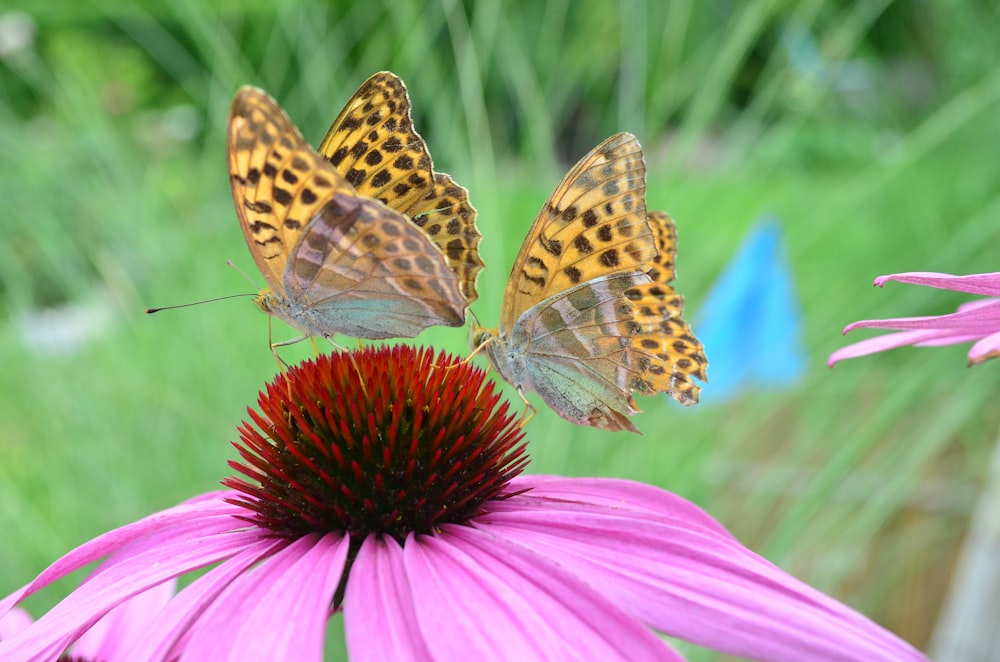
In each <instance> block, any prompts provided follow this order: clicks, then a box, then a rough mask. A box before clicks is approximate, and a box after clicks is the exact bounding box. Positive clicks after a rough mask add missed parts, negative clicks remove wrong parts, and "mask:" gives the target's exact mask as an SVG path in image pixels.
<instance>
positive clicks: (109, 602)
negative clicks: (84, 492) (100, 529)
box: [0, 501, 262, 660]
mask: <svg viewBox="0 0 1000 662" xmlns="http://www.w3.org/2000/svg"><path fill="white" fill-rule="evenodd" d="M226 505H228V504H226ZM199 508H204V509H207V510H208V511H209V512H210V513H213V514H211V515H210V516H208V517H199V516H198V515H200V514H201V513H199V512H198V509H199ZM229 508H232V506H230V507H229ZM176 510H177V509H171V511H165V512H172V511H176ZM218 510H219V509H218V508H217V507H216V504H214V503H211V502H205V501H202V502H201V503H200V504H198V506H197V507H196V508H194V509H191V512H189V513H188V514H189V516H190V519H189V520H178V519H176V518H174V517H170V518H167V519H169V520H172V521H171V524H170V525H169V526H161V527H156V528H152V529H151V530H150V527H148V526H144V527H138V528H137V527H135V526H134V525H129V526H126V527H122V528H121V529H117V530H116V531H112V532H111V533H109V534H105V535H104V536H101V537H99V538H96V539H95V540H94V541H91V542H92V543H96V542H98V541H104V543H103V544H101V545H91V544H90V543H87V544H84V545H81V546H80V547H78V548H77V549H75V550H73V551H72V552H70V553H69V554H67V555H66V556H64V557H63V558H62V559H60V560H59V561H57V562H56V563H54V564H53V565H52V566H49V568H48V569H47V570H46V571H44V572H43V573H42V574H41V575H39V578H38V579H36V580H35V581H34V582H32V583H31V584H29V585H28V586H27V587H25V588H24V589H21V590H20V591H17V592H15V593H14V594H13V596H20V595H27V594H28V593H30V592H34V591H35V590H37V589H38V588H41V587H42V586H44V585H45V584H47V583H49V582H51V581H53V580H54V579H57V578H58V577H59V576H61V574H64V573H66V572H71V571H72V570H75V569H76V568H77V567H79V565H80V563H79V562H80V559H81V558H86V557H88V556H90V555H95V556H96V551H95V550H97V549H99V550H101V551H103V552H105V553H107V552H109V551H111V552H113V554H112V555H111V556H110V557H109V558H108V559H107V560H106V561H105V562H104V563H103V564H101V565H100V566H98V568H97V569H96V570H95V571H94V572H93V573H92V574H91V575H90V576H89V577H88V578H87V579H86V580H85V582H84V583H83V584H82V585H81V586H80V587H79V588H78V589H77V590H76V591H74V592H73V593H71V594H70V595H69V596H67V597H66V598H65V599H64V600H63V601H62V602H60V603H59V604H57V605H56V606H55V607H53V608H52V609H51V610H50V611H49V612H48V613H47V614H45V615H44V616H43V617H41V618H40V619H38V621H37V622H36V623H35V624H34V625H33V626H32V627H31V628H30V629H29V630H28V631H26V632H24V633H22V634H21V635H18V636H15V637H13V638H11V639H9V640H5V641H2V642H0V659H3V660H31V659H38V658H43V659H44V658H49V657H51V658H53V659H54V658H55V657H58V656H59V655H60V654H61V653H62V652H63V651H64V650H65V649H66V648H67V647H68V646H69V644H71V643H72V642H73V641H74V640H75V639H76V638H77V637H79V636H80V635H81V634H82V633H83V632H84V631H86V630H87V629H88V628H90V627H91V626H92V625H93V624H94V623H95V622H97V621H98V620H99V619H100V618H102V617H103V616H104V615H105V614H106V613H108V612H109V611H110V610H111V609H113V608H114V607H115V606H117V605H119V604H121V603H122V602H124V601H126V600H128V599H129V598H131V597H132V596H134V595H136V594H138V593H142V592H143V591H146V590H148V589H150V588H152V587H154V586H156V585H158V584H160V583H162V582H165V581H168V580H170V579H173V578H174V577H177V576H179V575H181V574H184V573H186V572H190V571H191V570H195V569H197V568H201V567H203V566H205V565H209V564H211V563H215V562H217V561H220V560H222V559H225V558H227V557H229V556H232V555H233V554H234V553H236V552H237V551H239V550H242V549H246V548H249V547H253V546H254V545H255V544H256V545H259V544H260V543H261V536H262V533H261V532H260V531H258V530H249V531H246V530H236V531H233V530H232V529H234V528H243V527H245V526H246V523H245V522H243V521H241V520H238V519H235V518H234V517H233V516H232V514H231V513H229V512H226V513H224V514H222V515H219V514H217V513H218ZM161 514H163V513H161ZM173 514H175V513H173ZM150 519H152V520H156V519H157V517H156V516H153V517H152V518H146V519H145V520H141V521H140V522H139V523H142V522H148V520H150ZM139 523H136V524H139ZM227 529H228V530H227ZM123 530H130V531H131V532H133V533H134V532H135V531H137V530H138V531H142V532H143V533H144V534H145V535H142V536H141V537H139V538H137V539H132V540H127V539H122V536H121V535H120V533H121V532H122V531H123ZM116 534H119V535H116ZM109 537H110V538H109ZM109 539H114V541H115V542H116V543H117V544H118V545H119V547H118V549H113V548H112V546H111V545H110V544H108V542H107V541H108V540H109ZM84 562H86V561H84ZM53 568H57V569H58V570H60V571H61V572H53ZM42 578H44V579H45V581H44V582H42V581H40V580H41V579H42ZM13 596H9V597H8V598H7V600H5V602H7V601H9V600H10V599H11V597H13Z"/></svg>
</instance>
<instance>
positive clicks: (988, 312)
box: [827, 271, 1000, 366]
mask: <svg viewBox="0 0 1000 662" xmlns="http://www.w3.org/2000/svg"><path fill="white" fill-rule="evenodd" d="M890 280H895V281H899V282H900V283H913V284H915V285H928V286H930V287H937V288H941V289H945V290H955V291H957V292H969V293H970V294H984V295H986V296H991V297H1000V272H998V273H989V274H973V275H971V276H952V275H950V274H938V273H933V272H925V271H914V272H910V273H904V274H891V275H889V276H879V277H878V278H876V279H875V285H877V286H879V287H882V286H883V285H885V283H886V281H890ZM862 328H869V329H891V330H893V331H899V333H889V334H886V335H883V336H878V337H876V338H869V339H868V340H862V341H861V342H856V343H854V344H852V345H848V346H847V347H843V348H841V349H838V350H837V351H836V352H834V353H833V354H831V355H830V358H829V359H827V364H829V365H831V366H832V365H833V364H834V363H836V362H837V361H842V360H844V359H852V358H855V357H858V356H864V355H866V354H874V353H875V352H881V351H884V350H887V349H894V348H896V347H903V346H904V345H914V346H915V347H940V346H942V345H954V344H956V343H963V342H974V344H973V345H972V348H971V349H970V350H969V363H971V364H977V363H982V362H984V361H986V360H988V359H992V358H996V357H997V356H1000V299H981V300H979V301H972V302H969V303H966V304H962V305H961V306H959V308H958V312H956V313H952V314H950V315H939V316H936V317H933V316H932V317H899V318H895V319H885V320H864V321H861V322H855V323H853V324H848V325H847V326H846V327H845V328H844V333H847V332H848V331H853V330H854V329H862Z"/></svg>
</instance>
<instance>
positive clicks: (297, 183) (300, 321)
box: [227, 72, 482, 339]
mask: <svg viewBox="0 0 1000 662" xmlns="http://www.w3.org/2000/svg"><path fill="white" fill-rule="evenodd" d="M409 109H410V105H409V98H408V97H407V95H406V88H405V87H404V86H403V84H402V81H400V80H399V79H398V78H397V77H396V76H395V75H393V74H391V73H388V72H382V73H380V74H376V75H375V76H372V77H371V78H370V79H369V80H368V81H367V82H366V83H365V84H364V85H362V87H361V88H360V89H359V90H358V92H357V93H356V94H355V96H354V97H353V98H352V100H351V101H350V102H349V103H348V105H347V107H346V108H345V109H344V111H342V112H341V114H340V116H338V118H337V120H336V121H335V122H334V124H333V126H331V128H330V131H329V132H328V133H327V137H326V139H324V141H323V145H322V149H321V153H317V152H316V151H315V150H313V149H312V148H311V147H310V146H309V145H308V144H307V143H306V142H305V140H304V139H303V138H302V135H301V134H300V133H299V131H298V129H296V128H295V126H294V125H293V124H292V123H291V120H289V119H288V116H287V115H286V114H285V113H284V111H282V110H281V108H280V107H278V105H277V104H276V103H275V102H274V100H273V99H271V98H270V97H269V96H268V95H267V94H266V93H265V92H263V91H261V90H258V89H256V88H252V87H244V88H241V89H240V90H239V92H237V94H236V97H235V99H234V100H233V105H232V109H231V111H230V116H229V127H228V144H227V152H228V157H229V170H230V182H231V185H232V192H233V201H234V203H235V205H236V211H237V216H238V217H239V220H240V227H241V228H242V230H243V235H244V238H245V239H246V242H247V246H248V247H249V249H250V253H251V255H252V256H253V259H254V262H255V263H256V264H257V267H258V268H259V269H260V272H261V274H262V275H263V276H264V279H265V280H266V281H267V283H268V286H269V287H268V288H266V289H264V290H263V291H262V292H261V293H260V295H258V297H257V299H256V302H257V305H258V306H259V307H260V308H261V309H262V310H264V311H265V312H267V313H269V314H272V315H274V316H276V317H279V318H281V319H283V320H284V321H286V322H288V323H289V324H291V325H292V326H293V327H295V328H297V329H299V330H300V331H302V332H303V333H304V334H305V335H306V336H324V337H331V336H333V335H334V334H346V335H351V336H355V337H358V338H367V339H384V338H394V337H413V336H415V335H417V334H418V333H420V332H421V331H422V330H423V329H425V328H427V327H428V326H432V325H444V326H461V325H462V324H463V323H464V319H465V310H466V308H467V306H468V303H469V302H470V301H472V300H474V299H475V298H476V289H475V281H476V277H477V275H478V272H479V270H480V269H481V268H482V261H481V260H480V259H479V256H478V251H477V246H478V241H479V234H478V231H477V230H476V228H475V222H474V221H475V210H474V209H473V208H472V207H471V205H469V203H468V197H467V193H466V191H465V189H463V188H462V187H460V186H458V185H457V184H455V183H454V182H453V181H452V180H451V179H450V177H448V176H447V175H444V174H442V173H435V172H433V170H432V163H431V159H430V155H429V154H428V153H427V149H426V145H425V144H424V143H423V140H422V139H421V138H420V136H419V135H418V134H417V133H416V132H415V131H414V130H413V128H412V122H411V121H410V115H409ZM418 218H419V220H417V219H418Z"/></svg>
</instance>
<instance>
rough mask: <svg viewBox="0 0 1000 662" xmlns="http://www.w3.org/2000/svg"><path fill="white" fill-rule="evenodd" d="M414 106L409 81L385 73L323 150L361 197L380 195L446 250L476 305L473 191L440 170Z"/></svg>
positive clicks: (340, 119) (364, 90)
mask: <svg viewBox="0 0 1000 662" xmlns="http://www.w3.org/2000/svg"><path fill="white" fill-rule="evenodd" d="M410 107H411V105H410V97H409V95H408V93H407V91H406V86H405V85H404V84H403V81H402V80H400V78H399V77H398V76H396V75H395V74H393V73H391V72H388V71H382V72H379V73H377V74H375V75H373V76H372V77H371V78H369V79H368V80H367V81H365V82H364V83H363V84H362V85H361V87H360V88H358V91H357V92H355V94H354V96H353V97H352V98H351V100H350V101H349V102H348V103H347V105H346V106H345V107H344V109H343V110H342V111H341V112H340V115H338V116H337V119H336V120H334V122H333V124H332V125H331V126H330V130H329V131H327V134H326V137H325V138H323V142H322V143H320V146H319V150H318V151H319V153H320V154H321V155H322V156H324V157H326V158H327V159H328V160H329V161H330V162H331V163H332V164H333V165H334V167H336V168H337V170H338V171H339V172H340V173H341V174H342V175H343V176H344V177H345V178H346V179H347V181H348V182H350V184H351V185H352V186H354V188H355V189H356V190H357V191H358V194H359V195H363V196H366V197H369V198H375V199H377V200H381V201H382V202H383V203H385V204H386V205H387V206H388V207H389V208H391V209H394V210H396V211H398V212H399V213H401V214H404V215H405V216H408V217H409V218H410V220H411V221H412V222H413V223H414V224H416V225H417V226H418V227H420V228H421V229H422V230H423V231H424V232H425V233H426V234H427V236H428V237H430V239H431V241H433V242H434V243H435V244H437V246H438V248H440V249H441V251H442V252H443V253H444V255H445V258H446V259H447V261H448V266H449V267H450V268H451V269H452V271H454V272H455V274H456V275H457V276H458V278H459V284H460V287H461V289H462V295H463V296H464V297H465V299H466V302H467V303H472V302H473V301H475V300H476V298H477V297H478V293H477V291H476V279H477V278H478V276H479V272H480V271H482V269H483V261H482V259H481V258H480V257H479V241H480V238H481V236H480V234H479V230H478V228H476V210H475V208H474V207H473V206H472V205H471V204H470V203H469V194H468V191H466V190H465V189H464V188H462V187H461V186H459V185H458V184H456V183H455V181H454V180H452V178H451V177H449V176H448V175H446V174H444V173H440V172H434V163H433V161H432V160H431V155H430V152H429V150H428V149H427V144H426V143H425V142H424V139H423V138H421V137H420V134H418V133H417V132H416V130H415V129H414V128H413V120H412V119H411V117H410Z"/></svg>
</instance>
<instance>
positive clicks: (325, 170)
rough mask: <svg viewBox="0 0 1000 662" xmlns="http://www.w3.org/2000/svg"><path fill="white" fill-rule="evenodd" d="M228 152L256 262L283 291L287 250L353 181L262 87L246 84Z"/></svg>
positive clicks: (234, 110) (232, 118)
mask: <svg viewBox="0 0 1000 662" xmlns="http://www.w3.org/2000/svg"><path fill="white" fill-rule="evenodd" d="M226 152H227V156H228V159H229V182H230V186H231V188H232V192H233V202H234V203H235V205H236V215H237V216H238V217H239V221H240V228H241V229H242V230H243V237H244V239H246V242H247V247H248V248H249V249H250V255H251V256H253V259H254V262H256V263H257V268H258V269H260V273H261V274H262V275H263V276H264V279H265V280H266V281H267V283H268V285H270V287H271V289H273V290H274V291H275V292H277V293H278V294H279V295H280V296H284V295H285V290H284V285H283V279H284V273H285V267H286V265H287V262H288V256H289V253H290V252H291V250H292V249H293V248H294V247H295V245H296V244H297V243H298V240H299V237H300V236H301V235H302V232H303V230H304V228H305V227H306V224H307V223H308V222H309V220H310V219H311V218H312V217H313V216H315V215H316V213H317V212H318V211H319V209H320V207H321V206H322V205H323V204H324V203H325V201H326V200H328V199H329V198H330V196H332V195H333V194H335V193H342V194H347V195H350V194H353V192H352V189H351V187H350V185H349V184H348V183H347V182H346V181H345V180H344V178H343V177H341V176H340V174H338V173H337V171H336V170H334V168H333V167H332V166H331V165H330V164H329V163H327V162H326V161H325V160H324V159H322V158H320V156H319V155H318V154H316V152H314V151H313V149H312V148H311V147H310V146H309V145H308V144H307V143H306V141H305V140H304V139H303V138H302V134H300V133H299V130H298V129H296V128H295V126H294V125H293V124H292V122H291V120H289V119H288V115H286V114H285V112H284V111H283V110H281V108H280V107H278V104H277V103H275V101H274V99H272V98H271V97H270V96H268V95H267V93H266V92H264V91H263V90H259V89H257V88H254V87H249V86H248V87H243V88H240V90H239V91H238V92H237V93H236V97H235V98H234V99H233V105H232V107H231V109H230V111H229V124H228V129H227V143H226Z"/></svg>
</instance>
